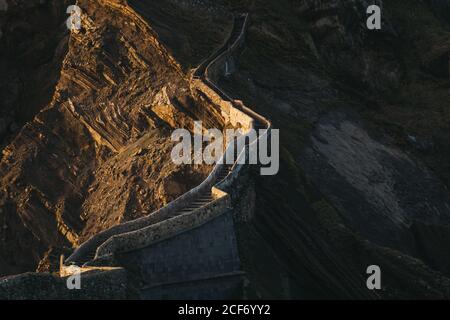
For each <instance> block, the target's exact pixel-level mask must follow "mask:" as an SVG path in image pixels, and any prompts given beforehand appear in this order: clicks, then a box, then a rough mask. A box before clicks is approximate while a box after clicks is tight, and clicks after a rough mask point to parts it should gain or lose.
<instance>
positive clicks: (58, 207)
mask: <svg viewBox="0 0 450 320" xmlns="http://www.w3.org/2000/svg"><path fill="white" fill-rule="evenodd" d="M77 4H78V5H79V6H80V7H81V8H82V10H83V15H82V28H81V30H79V31H76V30H75V31H73V32H72V33H70V34H69V32H68V30H67V27H66V24H65V19H66V18H67V15H66V14H65V10H66V6H63V5H62V4H61V3H60V2H56V1H54V2H53V1H45V2H42V1H35V2H29V1H24V2H21V1H17V2H14V3H13V2H11V3H10V4H9V7H8V11H7V12H6V18H5V19H6V20H4V21H5V22H4V26H3V27H2V32H3V37H2V39H1V40H0V41H1V45H2V48H5V50H2V51H1V52H2V56H4V57H3V58H2V61H4V63H3V65H4V67H5V68H9V69H10V71H8V72H6V73H5V74H6V75H8V76H10V77H12V78H14V81H11V80H8V78H5V77H3V76H2V81H4V85H3V87H2V88H3V91H2V92H3V93H4V94H5V95H10V97H9V98H10V99H2V102H3V103H6V108H2V112H4V110H6V111H7V114H6V115H5V116H4V117H3V118H2V121H3V122H4V123H6V124H7V129H5V130H6V131H5V132H6V134H5V135H4V136H3V137H4V139H5V140H4V141H5V147H4V148H3V150H2V159H1V162H0V177H1V178H0V185H1V187H0V189H1V190H2V192H1V194H0V203H1V206H0V207H1V209H0V210H1V218H0V219H1V225H2V228H1V231H0V237H1V239H2V242H1V247H0V256H1V259H0V273H1V274H14V273H19V272H23V271H32V270H34V269H35V268H36V267H37V265H38V262H39V261H40V260H41V259H42V258H43V257H44V253H46V252H47V254H45V256H46V257H47V258H49V257H51V258H52V259H54V258H56V257H57V256H58V255H59V253H61V252H65V251H66V249H70V248H71V247H72V246H75V245H77V244H78V243H79V242H81V241H84V240H85V239H86V238H88V237H90V236H91V235H93V234H95V233H97V232H99V231H101V230H103V229H105V228H108V227H110V226H112V225H114V224H118V223H120V222H123V221H127V220H129V219H134V218H137V217H140V216H143V215H146V214H148V213H150V212H152V211H153V210H155V209H157V208H159V207H160V206H162V205H164V204H166V203H167V202H169V201H171V200H173V199H174V198H176V197H177V196H179V195H181V194H183V193H184V192H186V191H187V190H189V189H190V188H191V187H193V186H195V185H197V184H198V183H199V182H200V181H202V180H203V178H204V177H205V175H206V174H207V173H208V171H209V169H208V167H207V166H197V167H191V166H185V167H178V166H175V165H174V164H173V163H172V162H171V161H170V152H171V146H172V143H171V141H170V134H171V132H172V130H171V129H173V128H180V127H185V128H188V129H190V130H191V129H192V123H193V119H200V120H202V119H204V120H205V121H204V122H205V124H206V125H208V124H210V125H212V126H214V127H220V126H221V119H220V118H218V117H216V116H215V115H214V114H211V115H209V114H208V106H204V105H203V104H204V103H203V102H201V101H196V100H195V98H194V97H192V96H190V93H189V88H188V86H187V83H186V81H185V80H184V79H185V78H184V74H183V73H182V71H181V68H180V66H179V64H178V63H177V62H175V60H174V59H173V58H172V56H171V54H170V53H169V52H168V51H167V50H166V49H165V48H164V47H163V46H162V45H161V44H160V42H159V40H158V39H157V35H156V33H155V32H154V31H153V30H152V29H151V28H150V26H149V25H148V24H147V23H146V22H145V21H143V20H141V19H139V16H138V15H135V14H133V11H123V10H122V9H121V7H120V5H121V2H118V1H79V2H78V3H77ZM32 12H33V13H34V12H38V13H40V12H42V14H41V15H38V14H34V15H31V13H32ZM48 15H51V16H48ZM29 16H32V17H33V19H29ZM47 20H49V21H51V22H52V24H51V25H47V22H46V21H47ZM15 25H16V26H17V27H14V26H15ZM41 25H45V26H46V28H48V29H49V30H51V32H47V31H46V30H47V29H45V28H43V27H42V26H41ZM41 28H42V29H41ZM28 29H29V30H33V31H32V32H35V33H36V35H34V34H32V33H31V34H28V35H27V36H24V33H25V32H27V31H26V30H28ZM30 32H31V31H30ZM47 38H48V39H47ZM24 39H25V40H24ZM44 39H47V40H44ZM16 60H17V65H16V64H14V63H10V62H11V61H13V62H15V61H16ZM6 62H8V64H6ZM25 62H26V63H25ZM14 68H17V69H14ZM39 70H41V71H39ZM48 70H50V71H48ZM14 72H16V73H17V74H20V73H22V74H23V76H22V77H23V78H25V76H26V75H27V74H30V75H31V77H29V79H26V81H25V83H24V86H23V87H21V86H19V85H17V86H16V87H17V88H16V89H14V90H13V88H12V86H15V81H19V80H20V77H16V73H14ZM2 75H3V72H2ZM39 77H41V78H39ZM27 81H28V82H27ZM28 86H29V87H30V88H32V92H33V93H32V92H31V91H30V90H29V89H28ZM47 91H48V92H47ZM12 94H15V96H14V97H12V96H11V95H12ZM35 95H38V96H39V99H36V98H34V97H35ZM45 97H46V98H45ZM42 99H43V100H42ZM21 110H26V113H27V115H24V116H23V117H22V116H20V113H21ZM8 123H9V124H8ZM21 125H23V126H22V127H20V126H21ZM14 126H18V127H19V128H18V129H17V130H16V131H14V130H11V128H12V127H14ZM9 141H10V142H9ZM49 250H50V252H49ZM56 262H57V261H42V263H41V267H42V268H44V269H45V268H47V269H48V268H49V267H50V266H52V263H53V264H56Z"/></svg>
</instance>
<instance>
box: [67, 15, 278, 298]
mask: <svg viewBox="0 0 450 320" xmlns="http://www.w3.org/2000/svg"><path fill="white" fill-rule="evenodd" d="M140 21H141V23H143V22H142V20H140ZM248 22H249V16H248V14H239V15H236V16H235V20H234V27H233V30H232V31H231V33H230V35H229V37H228V39H227V41H226V42H225V43H224V45H223V46H222V47H221V48H220V49H219V50H218V51H217V52H215V53H214V54H212V55H211V57H209V58H208V59H206V60H205V61H204V62H203V63H202V64H201V65H200V66H199V67H198V68H196V69H195V70H193V72H192V75H191V91H192V93H193V94H195V95H197V96H199V97H200V98H201V99H204V100H206V101H207V102H208V103H209V104H211V105H213V106H214V107H215V108H217V109H218V110H220V113H221V115H222V117H223V118H224V120H225V123H226V124H231V125H232V126H234V127H239V128H242V129H244V130H250V129H267V130H264V133H263V134H260V135H259V137H258V138H257V139H256V140H254V141H246V143H244V144H242V145H243V147H242V149H240V150H234V142H233V143H230V145H228V146H227V148H226V150H225V152H224V155H223V156H222V160H225V159H226V158H227V157H229V156H233V158H234V159H235V162H234V164H225V161H219V162H218V163H217V164H216V165H215V167H214V168H213V170H212V171H211V173H210V174H209V176H208V177H207V178H206V179H205V180H204V181H203V182H202V183H201V184H200V185H198V186H197V187H195V188H193V189H192V190H190V191H188V192H187V193H185V194H183V195H182V196H180V197H179V198H177V199H175V200H174V201H172V202H171V203H169V204H168V205H166V206H165V207H163V208H161V209H159V210H157V211H156V212H153V213H152V214H150V215H148V216H146V217H142V218H140V219H137V220H134V221H129V222H127V223H123V224H121V225H117V226H115V227H112V228H110V229H108V230H105V231H103V232H101V233H99V234H97V235H95V236H94V237H92V238H91V239H89V240H88V241H86V242H85V243H83V244H82V245H81V246H80V247H79V248H77V249H76V250H75V251H74V253H73V254H72V255H71V256H70V257H69V258H67V259H66V260H65V262H64V263H63V264H62V265H61V275H65V276H67V275H68V274H70V273H71V272H72V271H71V270H73V269H74V268H73V266H74V265H76V266H78V267H80V268H81V270H82V272H83V271H92V269H95V268H105V267H122V268H124V269H126V270H127V271H129V272H130V274H133V276H136V278H137V281H138V283H139V285H138V286H139V288H140V296H141V298H144V299H194V298H195V299H225V298H239V297H241V296H242V285H243V275H244V272H242V270H241V265H240V259H239V252H238V246H237V239H236V235H235V227H234V224H235V220H236V219H239V214H240V212H239V210H238V209H236V208H235V204H234V201H232V199H231V197H230V194H229V192H230V191H233V188H235V186H236V181H237V180H238V179H240V178H241V177H242V175H243V172H244V169H245V168H246V166H245V165H242V164H239V163H238V161H237V159H239V158H241V157H244V156H247V155H248V152H249V149H250V148H251V145H252V144H257V143H258V140H259V139H263V138H264V139H267V138H268V136H269V135H270V130H271V123H270V121H269V120H267V119H265V118H264V117H262V116H260V115H259V114H257V113H255V112H254V111H252V110H251V109H249V108H247V107H246V106H244V105H243V103H242V102H240V101H236V100H233V99H232V98H230V96H228V95H227V94H226V93H225V92H224V91H223V90H222V89H220V88H219V87H218V80H219V78H220V77H222V76H224V75H227V74H228V73H229V72H230V71H231V69H230V66H232V65H234V62H235V61H236V60H237V58H238V56H239V53H240V49H241V48H242V47H243V45H244V41H245V31H246V28H247V26H248ZM241 139H242V138H241ZM243 139H245V137H243ZM238 145H239V144H238Z"/></svg>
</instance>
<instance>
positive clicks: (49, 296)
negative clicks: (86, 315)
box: [0, 268, 138, 300]
mask: <svg viewBox="0 0 450 320" xmlns="http://www.w3.org/2000/svg"><path fill="white" fill-rule="evenodd" d="M80 284H81V289H80V290H69V289H68V288H67V278H60V277H57V276H55V275H52V274H49V273H24V274H20V275H17V276H13V277H7V278H3V279H1V280H0V300H65V299H67V300H69V299H70V300H72V299H135V298H138V291H137V288H136V287H134V286H133V285H132V284H131V282H130V281H129V279H128V277H127V273H126V272H125V270H124V269H121V268H119V269H115V270H111V271H104V272H90V273H84V274H82V275H81V280H80Z"/></svg>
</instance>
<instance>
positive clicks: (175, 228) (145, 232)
mask: <svg viewBox="0 0 450 320" xmlns="http://www.w3.org/2000/svg"><path fill="white" fill-rule="evenodd" d="M214 191H215V192H216V193H220V198H218V199H217V200H214V201H213V202H211V203H209V204H208V205H206V206H203V207H201V208H199V209H197V210H194V211H191V212H189V213H186V214H182V215H179V216H176V217H173V218H171V219H167V220H164V221H162V222H160V223H157V224H152V225H150V226H148V227H145V228H142V229H139V230H136V231H133V232H128V233H124V234H119V235H115V236H113V237H111V238H109V239H108V240H107V241H105V242H104V243H103V244H102V245H101V246H100V247H99V248H98V249H97V256H99V257H102V256H108V255H112V254H114V253H120V252H127V251H132V250H139V249H141V248H145V247H147V246H150V245H152V244H153V243H155V242H158V241H161V240H163V239H166V238H170V237H173V236H175V235H177V234H179V233H180V232H186V231H189V230H191V229H194V228H196V227H198V226H200V225H202V224H205V223H207V222H209V221H210V220H211V219H214V218H215V217H217V216H218V215H220V214H222V213H223V212H224V211H226V210H228V209H229V208H230V201H229V196H228V194H226V193H224V192H221V191H220V190H218V189H215V190H214Z"/></svg>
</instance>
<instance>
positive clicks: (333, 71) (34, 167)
mask: <svg viewBox="0 0 450 320" xmlns="http://www.w3.org/2000/svg"><path fill="white" fill-rule="evenodd" d="M9 3H10V6H9V9H8V11H7V13H6V15H5V14H3V15H1V16H0V19H2V20H0V21H2V22H3V21H6V20H4V19H5V17H6V19H12V20H10V21H17V22H16V24H17V25H23V24H24V23H23V20H24V19H25V18H24V17H26V15H25V14H26V10H25V11H24V10H18V9H17V10H16V9H14V8H15V5H17V6H20V5H21V4H20V3H21V2H20V1H15V2H14V4H13V2H12V1H9ZM26 3H29V5H30V6H33V5H34V6H44V4H42V1H40V2H38V1H36V2H35V3H34V4H33V2H26ZM128 3H129V6H130V7H127V8H131V9H132V10H133V11H134V12H136V13H137V15H138V16H140V17H142V19H143V20H141V19H139V18H136V15H134V14H131V13H132V11H130V10H128V9H127V10H124V7H121V5H123V4H124V2H118V1H106V0H105V1H87V0H86V1H84V0H83V1H79V5H80V6H81V7H82V8H83V11H84V14H83V28H82V30H80V31H79V32H73V33H71V34H70V35H68V34H67V33H66V31H64V30H63V29H64V27H63V26H62V27H61V29H56V30H59V31H58V32H55V31H54V30H55V29H54V28H50V29H52V30H53V32H52V33H49V32H44V31H42V33H45V36H46V37H49V38H52V39H54V40H52V41H54V42H58V43H59V42H61V43H62V44H61V45H59V46H50V45H49V46H47V47H45V49H42V50H44V51H43V52H47V53H46V55H45V56H46V59H45V60H46V61H47V62H48V61H52V62H51V63H52V67H51V68H50V69H51V70H52V72H53V73H54V76H51V75H50V73H46V74H45V76H46V77H48V78H46V80H42V81H38V83H39V85H36V86H33V88H35V90H41V91H39V92H38V93H39V94H38V96H39V97H40V98H42V97H46V98H45V99H44V100H46V101H37V100H36V99H34V98H33V97H34V96H33V95H31V94H30V96H27V95H24V94H18V93H16V96H20V97H21V99H22V100H20V101H22V102H20V101H18V100H17V97H16V98H14V99H13V98H9V100H8V99H2V100H1V101H9V102H8V103H9V107H8V108H6V109H5V110H7V109H8V110H13V114H9V115H7V116H3V115H2V118H3V119H7V120H5V121H6V122H8V125H7V126H6V127H5V128H7V129H4V132H6V134H5V135H4V138H3V139H4V140H3V141H4V144H5V147H4V148H3V157H2V160H1V163H0V177H1V178H0V184H1V190H2V193H1V194H0V201H1V202H0V203H1V207H0V208H1V213H0V219H2V220H1V221H0V223H1V224H2V226H3V228H2V229H1V231H0V236H1V237H2V240H3V241H2V242H1V247H0V257H1V259H0V273H1V274H11V273H17V272H21V271H27V270H33V268H35V267H36V265H37V263H38V262H39V261H40V260H41V259H42V257H44V256H45V259H43V261H41V266H42V269H49V268H50V267H51V265H52V264H51V260H52V259H53V258H52V257H53V256H55V255H56V254H57V253H59V252H62V251H64V250H65V249H64V248H65V247H71V246H72V245H75V244H77V243H78V242H80V241H82V240H83V239H86V238H88V237H89V236H90V235H92V234H94V233H96V232H98V231H99V230H102V229H104V228H107V227H108V226H111V225H114V224H117V223H120V222H121V221H125V220H128V219H132V218H135V217H138V216H141V215H144V214H146V213H148V212H151V211H152V210H153V209H155V208H157V207H160V206H161V205H163V204H165V203H167V201H169V200H170V199H173V198H174V197H175V196H176V195H179V194H181V193H183V192H184V191H186V190H187V189H189V187H191V186H193V185H195V184H196V183H198V182H199V181H200V180H201V179H202V178H203V177H204V176H205V174H206V173H207V172H208V169H209V168H207V167H200V168H191V167H181V168H180V167H174V166H172V165H171V162H170V161H167V159H168V153H169V150H170V142H169V138H168V137H169V135H170V130H171V129H173V128H176V127H183V126H184V127H189V124H190V123H191V122H192V120H193V119H195V118H200V119H203V120H204V121H206V122H207V123H208V124H209V125H211V126H220V125H221V121H222V119H220V117H219V116H217V114H216V113H215V112H214V110H213V109H212V108H211V106H208V105H205V103H204V102H202V101H197V100H196V98H195V97H192V96H191V95H190V93H189V90H188V83H187V80H186V79H187V77H186V73H187V72H188V71H189V68H190V67H191V66H192V65H196V64H197V63H199V62H200V61H201V60H202V59H204V58H206V57H207V56H208V55H209V53H211V52H213V51H214V50H215V49H216V48H217V46H219V45H220V44H221V43H222V41H223V39H225V38H226V33H227V30H229V26H230V24H229V23H230V21H229V19H227V17H228V16H229V14H231V12H232V11H233V10H235V11H247V12H249V13H250V17H251V25H250V28H249V29H248V34H247V37H246V38H247V41H246V48H245V50H244V52H243V54H242V56H241V57H240V60H239V63H238V64H237V66H236V72H235V73H234V74H233V75H231V76H229V77H227V78H222V79H221V82H220V85H221V86H222V87H224V88H226V90H227V92H230V93H231V94H232V95H233V97H234V98H237V99H240V100H243V101H244V102H245V104H246V105H247V106H251V107H252V108H254V109H255V110H256V111H257V112H259V113H261V114H263V115H264V116H266V117H268V118H270V119H271V120H272V121H273V123H274V126H275V127H276V128H279V129H280V134H281V147H280V156H281V165H280V172H279V174H278V175H276V176H273V177H264V176H259V175H257V173H256V172H255V175H254V176H253V178H252V179H251V181H250V182H249V185H243V186H241V188H242V189H239V190H245V191H247V192H248V193H251V196H248V194H247V196H248V197H247V196H245V197H244V194H246V192H241V193H240V192H238V191H236V192H237V194H235V195H234V196H235V197H236V196H237V198H239V196H240V197H242V199H245V201H247V200H248V199H250V202H251V203H242V204H241V207H242V208H244V207H245V208H247V209H246V210H247V211H252V212H253V213H249V214H248V215H247V216H246V219H243V220H245V221H239V220H238V221H235V225H236V232H237V243H238V247H239V258H240V260H241V262H242V268H243V269H244V271H245V272H246V277H247V278H248V283H249V285H248V286H247V288H246V295H245V296H246V297H249V298H341V299H342V298H371V299H372V298H373V299H379V298H384V299H395V298H397V299H398V298H439V299H448V298H449V292H450V291H449V288H450V271H449V268H450V255H449V251H448V243H449V239H450V227H449V222H450V197H449V191H448V188H449V187H450V167H449V165H448V163H449V161H448V158H449V155H450V149H449V145H450V144H449V142H450V141H449V137H450V134H449V133H450V127H449V123H450V122H449V117H450V114H449V110H450V108H448V101H449V98H450V90H449V83H450V75H449V69H450V68H449V60H450V59H449V58H450V55H449V53H450V45H449V44H450V24H449V19H448V10H449V4H448V1H438V0H436V1H434V0H430V1H419V0H383V1H381V0H379V1H376V3H377V4H379V5H380V6H382V8H383V11H382V14H383V23H382V30H380V31H369V30H367V28H366V25H365V20H366V13H365V10H366V8H367V6H368V5H369V4H372V2H369V1H365V0H279V1H269V0H255V1H244V0H223V1H206V0H204V1H177V0H163V1H158V2H157V3H156V2H154V1H132V0H130V1H128ZM22 5H24V4H23V3H22ZM45 5H48V6H50V7H53V8H58V7H55V5H52V2H51V1H46V2H45ZM42 8H43V12H46V14H48V12H49V11H48V10H47V9H48V8H49V7H45V8H47V9H46V10H44V9H45V8H44V7H42ZM63 9H64V8H62V7H61V8H60V9H59V10H63ZM9 10H12V11H9ZM15 10H16V11H15ZM55 10H56V11H55ZM52 12H59V14H55V17H56V16H58V17H60V18H59V19H60V20H59V21H60V22H58V23H57V25H60V24H61V22H62V21H63V19H64V14H63V12H62V13H61V11H58V10H57V9H53V11H52ZM224 12H225V14H224ZM13 13H14V14H13ZM0 14H1V13H0ZM41 19H43V18H41ZM136 19H137V20H136ZM53 20H54V19H53ZM53 20H52V21H53ZM27 23H33V20H28V21H27ZM147 23H148V25H147ZM1 25H2V32H3V33H2V34H3V37H2V39H0V46H2V47H1V48H9V49H8V50H9V51H4V50H2V51H1V52H2V54H3V55H5V53H4V52H9V53H8V55H6V56H5V57H3V56H1V57H0V61H10V60H11V59H12V56H14V57H15V59H16V58H17V59H20V57H21V56H20V55H19V54H17V53H18V52H22V51H21V50H22V49H21V48H23V46H22V47H21V46H20V43H21V41H22V40H21V39H22V38H21V37H20V36H18V35H17V34H15V33H14V32H13V30H14V28H13V27H12V25H14V24H11V23H8V24H4V23H2V24H1ZM17 28H19V27H17ZM29 29H33V30H35V28H30V27H29ZM17 30H22V29H17ZM37 30H39V29H37ZM28 38H29V37H27V39H28ZM31 38H33V37H31ZM8 39H9V40H8ZM14 39H15V40H14ZM33 39H34V38H33ZM37 39H39V38H37ZM7 40H8V41H7ZM49 42H51V41H50V40H49ZM54 42H51V43H54ZM41 43H42V42H41V41H38V40H36V41H35V42H33V41H32V42H30V43H29V44H28V45H32V46H38V45H41ZM35 50H37V49H35ZM48 52H50V53H48ZM43 54H44V53H43ZM32 56H33V58H35V56H34V55H32ZM5 59H6V60H5ZM20 61H33V60H32V59H25V60H19V62H18V63H16V64H9V63H8V65H7V68H9V69H11V70H16V71H14V72H22V71H21V69H20V68H24V71H23V72H25V74H27V72H30V70H31V69H30V68H28V69H27V66H26V65H24V64H23V63H21V62H20ZM35 63H37V64H38V65H43V64H39V63H41V62H39V61H36V62H35ZM4 65H6V64H5V63H4ZM5 68H6V67H5ZM48 68H49V67H48V65H47V66H45V67H43V70H47V69H48ZM9 69H8V70H9ZM19 69H20V70H19ZM11 72H13V71H11ZM2 74H3V73H2ZM37 74H39V73H37ZM13 78H16V77H13ZM0 81H3V82H2V84H1V85H0V86H1V88H6V89H3V91H1V92H3V94H5V92H6V93H8V94H11V93H12V92H15V91H14V90H9V89H7V88H9V86H14V81H9V80H4V79H3V77H2V79H1V80H0ZM30 81H31V80H30ZM30 83H31V82H30ZM33 83H34V82H33ZM45 88H52V90H50V92H47V94H45V92H46V91H45ZM17 90H18V89H17ZM19 92H22V91H19ZM23 92H28V91H23ZM36 92H37V91H36ZM23 99H25V100H23ZM23 101H25V102H27V103H29V105H30V106H31V105H33V107H32V108H31V107H30V109H29V110H33V111H30V113H29V114H28V116H24V117H23V118H20V117H16V115H15V113H14V112H16V111H14V110H20V106H22V104H21V103H23ZM0 103H1V102H0ZM2 110H3V109H2ZM2 112H3V111H2ZM8 112H9V111H8ZM12 119H14V120H12ZM13 121H14V123H15V124H16V126H17V127H18V129H17V130H12V129H11V125H10V124H11V123H12V122H13ZM13 128H14V126H13ZM19 128H20V130H19ZM5 130H6V131H5ZM249 190H251V191H249ZM253 190H254V192H253ZM249 208H251V210H248V209H249ZM50 248H54V249H53V250H51V251H49V249H50ZM45 252H47V253H46V254H45ZM52 252H53V253H52ZM30 257H32V258H31V259H30ZM369 265H379V266H380V267H381V270H382V290H378V291H370V290H368V289H367V287H366V279H367V274H366V269H367V267H368V266H369Z"/></svg>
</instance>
